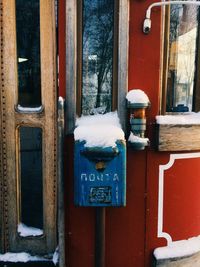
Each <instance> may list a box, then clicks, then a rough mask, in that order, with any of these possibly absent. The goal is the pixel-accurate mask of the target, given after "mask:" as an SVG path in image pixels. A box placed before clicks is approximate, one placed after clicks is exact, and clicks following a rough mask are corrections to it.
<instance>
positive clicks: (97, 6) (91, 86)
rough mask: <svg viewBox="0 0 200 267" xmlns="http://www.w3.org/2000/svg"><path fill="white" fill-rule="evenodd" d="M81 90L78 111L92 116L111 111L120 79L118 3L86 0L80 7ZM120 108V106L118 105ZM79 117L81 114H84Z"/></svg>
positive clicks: (79, 50) (79, 76)
mask: <svg viewBox="0 0 200 267" xmlns="http://www.w3.org/2000/svg"><path fill="white" fill-rule="evenodd" d="M78 12H79V16H78V44H80V45H79V46H78V59H79V62H80V68H79V70H78V79H79V81H78V84H79V87H78V90H80V92H79V93H78V94H77V95H78V97H80V98H81V99H80V101H78V105H80V107H79V106H78V107H77V110H80V112H79V113H80V114H83V115H89V114H94V113H105V112H109V111H111V110H112V109H113V108H114V106H115V104H116V103H113V102H114V95H115V94H114V92H116V91H117V90H116V89H117V88H115V90H113V84H114V81H116V79H117V73H116V68H115V67H114V66H115V65H116V57H117V49H116V48H115V47H117V26H118V25H117V23H114V22H117V21H118V17H117V16H118V1H116V0H109V1H108V0H100V1H99V0H98V1H94V0H82V1H79V5H78ZM115 108H116V106H115ZM80 114H79V115H80Z"/></svg>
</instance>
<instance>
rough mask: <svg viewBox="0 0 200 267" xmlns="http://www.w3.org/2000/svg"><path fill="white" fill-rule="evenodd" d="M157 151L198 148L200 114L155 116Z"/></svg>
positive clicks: (193, 149)
mask: <svg viewBox="0 0 200 267" xmlns="http://www.w3.org/2000/svg"><path fill="white" fill-rule="evenodd" d="M156 121H157V149H158V151H195V150H200V114H199V113H187V114H185V115H171V116H169V115H165V116H157V117H156Z"/></svg>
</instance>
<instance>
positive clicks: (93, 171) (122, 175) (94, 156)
mask: <svg viewBox="0 0 200 267" xmlns="http://www.w3.org/2000/svg"><path fill="white" fill-rule="evenodd" d="M84 144H85V142H79V141H77V142H75V158H74V160H75V164H74V172H75V190H74V192H75V204H76V205H77V206H90V207H109V206H116V207H120V206H125V205H126V145H125V143H124V142H121V141H117V142H116V147H115V148H112V147H107V148H101V147H94V148H86V147H85V146H84ZM98 164H100V165H101V164H102V166H103V167H102V169H98Z"/></svg>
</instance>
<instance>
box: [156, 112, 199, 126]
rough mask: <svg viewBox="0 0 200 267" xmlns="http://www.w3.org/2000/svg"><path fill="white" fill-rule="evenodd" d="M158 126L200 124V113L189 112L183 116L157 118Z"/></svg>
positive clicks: (161, 116)
mask: <svg viewBox="0 0 200 267" xmlns="http://www.w3.org/2000/svg"><path fill="white" fill-rule="evenodd" d="M156 123H157V124H200V112H198V113H194V112H187V113H184V114H182V115H160V116H156Z"/></svg>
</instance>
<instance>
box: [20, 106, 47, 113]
mask: <svg viewBox="0 0 200 267" xmlns="http://www.w3.org/2000/svg"><path fill="white" fill-rule="evenodd" d="M17 109H18V110H19V111H22V112H40V111H41V110H42V106H39V107H34V108H31V107H22V106H20V105H17Z"/></svg>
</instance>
